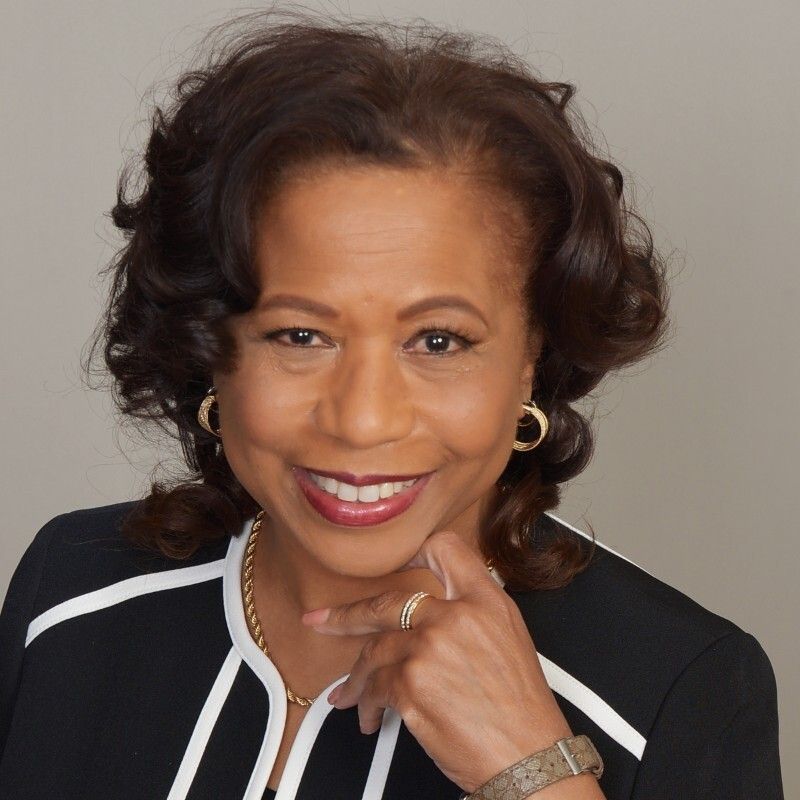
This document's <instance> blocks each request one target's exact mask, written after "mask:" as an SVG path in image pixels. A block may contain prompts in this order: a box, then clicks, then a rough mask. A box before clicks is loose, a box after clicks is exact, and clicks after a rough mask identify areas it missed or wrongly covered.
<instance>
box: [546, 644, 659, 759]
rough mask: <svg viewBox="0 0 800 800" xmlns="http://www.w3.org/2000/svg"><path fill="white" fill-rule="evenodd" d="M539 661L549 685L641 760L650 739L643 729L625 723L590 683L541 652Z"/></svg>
mask: <svg viewBox="0 0 800 800" xmlns="http://www.w3.org/2000/svg"><path fill="white" fill-rule="evenodd" d="M539 662H540V663H541V665H542V670H543V672H544V676H545V678H546V679H547V684H548V686H549V687H550V688H551V689H552V690H553V691H554V692H558V694H560V695H561V696H562V697H563V698H564V699H565V700H569V702H570V703H572V705H574V706H575V707H576V708H579V709H580V710H581V711H583V713H584V714H586V716H587V717H589V719H590V720H592V722H594V723H595V724H596V725H597V726H598V727H600V728H602V729H603V730H604V731H605V732H606V733H607V734H608V735H609V736H610V737H611V738H612V739H613V740H614V741H615V742H617V743H618V744H620V745H622V747H624V748H625V749H626V750H627V751H628V752H629V753H632V754H633V755H634V756H636V758H638V759H639V760H640V761H641V758H642V753H643V752H644V747H645V745H646V744H647V739H645V738H644V736H642V735H641V734H640V733H639V731H637V730H635V729H634V728H633V727H631V726H630V725H629V724H628V723H627V722H625V720H624V719H623V718H622V717H621V716H620V715H619V714H617V712H616V711H614V709H613V708H611V706H610V705H608V703H606V701H605V700H603V699H602V698H601V697H599V696H598V695H596V694H595V693H594V692H593V691H592V690H591V689H590V688H589V687H588V686H584V685H583V684H582V683H581V682H580V681H579V680H576V679H575V678H573V677H572V675H570V674H569V673H568V672H565V671H564V670H563V669H561V667H559V666H558V665H557V664H554V663H553V662H552V661H550V659H549V658H545V657H544V656H543V655H542V654H541V653H539Z"/></svg>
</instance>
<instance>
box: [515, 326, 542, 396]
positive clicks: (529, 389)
mask: <svg viewBox="0 0 800 800" xmlns="http://www.w3.org/2000/svg"><path fill="white" fill-rule="evenodd" d="M543 344H544V334H543V333H542V332H541V331H540V330H538V329H537V330H535V331H533V332H532V333H531V334H530V336H528V338H527V340H526V347H525V353H524V356H523V362H522V369H521V371H520V377H519V390H520V403H521V402H522V401H523V400H530V398H531V395H532V393H533V390H534V389H535V388H536V387H535V386H533V379H534V375H535V374H536V365H537V363H538V362H539V355H540V354H541V352H542V345H543Z"/></svg>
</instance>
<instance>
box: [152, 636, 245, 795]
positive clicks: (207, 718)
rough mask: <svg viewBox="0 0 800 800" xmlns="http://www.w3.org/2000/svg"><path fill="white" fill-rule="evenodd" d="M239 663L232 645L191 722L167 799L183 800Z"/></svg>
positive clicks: (240, 661) (240, 660)
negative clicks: (191, 728) (192, 726)
mask: <svg viewBox="0 0 800 800" xmlns="http://www.w3.org/2000/svg"><path fill="white" fill-rule="evenodd" d="M241 663H242V659H241V657H240V656H239V654H238V653H237V652H236V648H235V647H231V649H230V651H229V652H228V655H227V656H226V658H225V661H224V662H223V664H222V668H221V669H220V671H219V673H218V675H217V677H216V680H215V681H214V685H213V686H212V687H211V691H210V692H209V693H208V697H207V698H206V702H205V703H204V704H203V708H202V710H201V711H200V715H199V716H198V717H197V722H196V723H195V725H194V730H193V731H192V735H191V737H190V738H189V744H188V745H187V746H186V751H185V752H184V754H183V759H182V760H181V764H180V766H179V767H178V772H177V773H176V775H175V780H174V781H173V783H172V788H171V789H170V790H169V794H168V795H167V800H184V798H185V797H186V795H187V794H188V793H189V789H190V787H191V785H192V781H193V780H194V777H195V775H196V774H197V767H198V766H199V764H200V760H201V759H202V757H203V753H204V752H205V749H206V745H207V744H208V740H209V737H210V736H211V731H212V730H213V729H214V726H215V725H216V724H217V719H218V717H219V713H220V711H221V710H222V706H223V705H225V700H226V699H227V698H228V694H229V693H230V691H231V686H233V681H234V679H235V678H236V672H237V670H238V669H239V665H240V664H241Z"/></svg>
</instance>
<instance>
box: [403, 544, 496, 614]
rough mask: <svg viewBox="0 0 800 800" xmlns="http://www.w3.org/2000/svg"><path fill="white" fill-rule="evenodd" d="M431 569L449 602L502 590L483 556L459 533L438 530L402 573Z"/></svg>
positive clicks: (405, 565)
mask: <svg viewBox="0 0 800 800" xmlns="http://www.w3.org/2000/svg"><path fill="white" fill-rule="evenodd" d="M419 567H427V568H428V569H429V570H431V572H433V574H434V575H436V577H437V578H438V579H439V581H440V582H441V584H442V586H444V589H445V596H444V599H445V600H454V599H456V598H459V597H464V596H465V595H470V594H478V593H482V592H487V591H488V592H493V591H502V590H501V589H500V587H499V585H498V583H497V581H495V579H494V578H493V577H492V576H491V573H490V572H489V570H488V569H487V568H486V564H485V562H484V560H483V556H482V555H481V554H480V553H479V552H478V551H477V550H475V549H474V548H473V547H470V546H469V545H468V544H467V543H466V542H465V541H464V540H463V539H462V538H461V536H459V535H458V534H457V533H456V532H455V531H447V530H445V531H435V532H434V533H432V534H431V535H430V536H428V538H427V539H425V541H424V542H423V543H422V546H421V547H420V548H419V550H418V551H417V553H416V554H415V555H414V557H413V558H412V559H411V560H410V561H408V562H407V563H406V564H404V565H403V566H402V567H401V568H400V569H399V570H398V572H403V571H404V570H408V569H417V568H419Z"/></svg>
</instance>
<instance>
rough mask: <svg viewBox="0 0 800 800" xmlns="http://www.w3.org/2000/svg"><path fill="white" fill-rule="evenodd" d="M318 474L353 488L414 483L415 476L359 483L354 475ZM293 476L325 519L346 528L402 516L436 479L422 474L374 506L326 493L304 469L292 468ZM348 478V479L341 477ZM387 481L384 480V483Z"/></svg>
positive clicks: (367, 478)
mask: <svg viewBox="0 0 800 800" xmlns="http://www.w3.org/2000/svg"><path fill="white" fill-rule="evenodd" d="M314 472H315V473H317V474H319V475H324V476H326V477H330V478H335V479H336V480H342V481H344V482H345V483H351V482H352V484H353V485H354V486H365V485H367V484H370V483H389V482H390V481H401V480H412V479H413V478H414V477H416V476H414V475H409V476H406V477H403V476H392V475H389V476H380V475H378V476H372V475H370V476H362V477H361V478H360V479H358V480H352V479H353V478H354V476H352V475H348V473H344V472H339V473H336V472H333V473H331V472H318V471H317V470H314ZM292 473H293V474H294V476H295V479H296V480H297V483H298V484H299V486H300V489H301V490H302V492H303V494H304V495H305V498H306V499H307V500H308V502H309V503H310V504H311V506H312V507H313V508H314V510H315V511H317V513H319V514H320V515H321V516H323V517H324V518H325V519H326V520H328V522H332V523H334V524H335V525H347V526H349V527H364V526H368V525H379V524H380V523H381V522H385V521H386V520H388V519H392V518H393V517H396V516H397V515H398V514H402V513H403V512H404V511H405V510H406V509H408V508H409V507H410V506H411V504H412V503H413V502H414V501H415V500H416V499H417V497H419V495H420V493H421V492H422V490H423V489H424V488H425V486H426V485H427V483H428V481H429V480H430V479H431V478H432V477H433V473H432V472H428V473H426V474H424V475H422V476H421V477H420V478H419V480H417V482H416V483H414V484H412V485H411V486H409V487H407V488H405V489H403V491H401V492H399V493H398V494H395V495H392V497H385V498H382V499H380V500H376V501H375V502H374V503H360V502H350V501H348V500H340V499H339V498H338V497H336V496H335V495H332V494H330V493H329V492H326V491H325V490H324V489H321V488H320V487H319V486H317V484H316V483H314V481H313V480H312V479H311V476H310V475H309V474H308V470H306V469H305V468H304V467H292ZM340 475H342V476H344V475H348V477H347V478H345V477H342V478H339V476H340ZM384 478H385V480H384Z"/></svg>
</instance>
